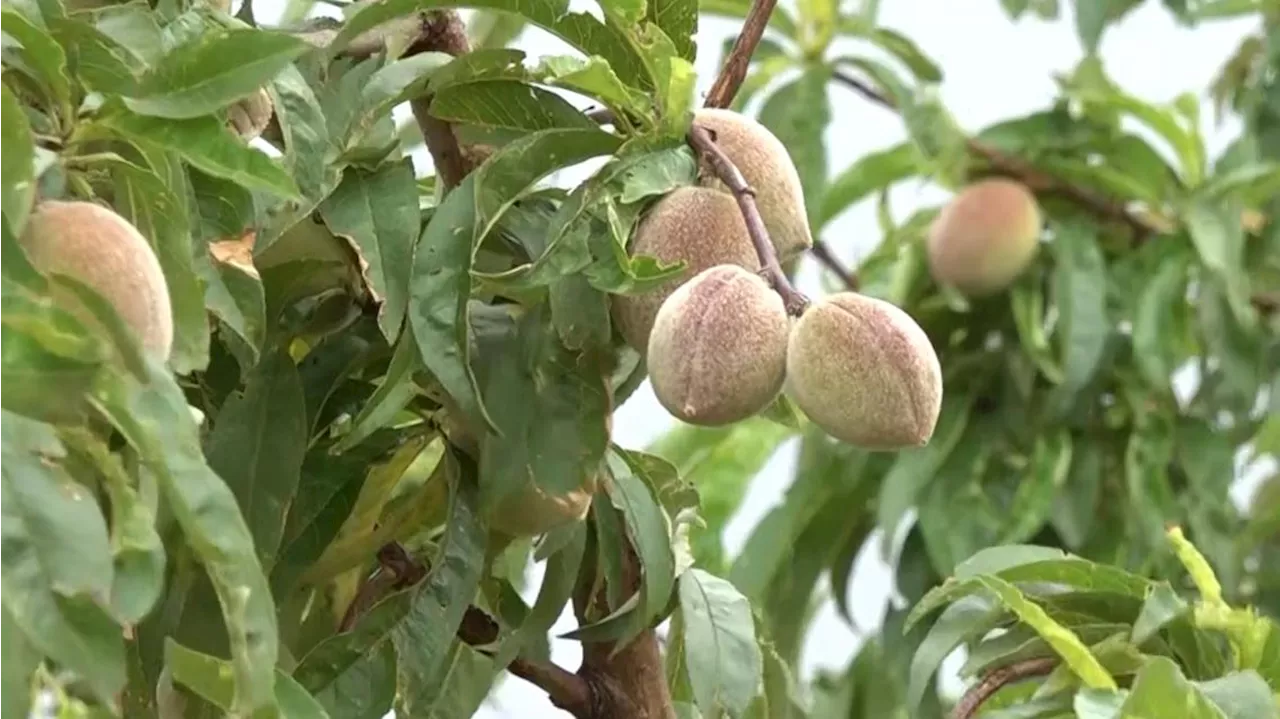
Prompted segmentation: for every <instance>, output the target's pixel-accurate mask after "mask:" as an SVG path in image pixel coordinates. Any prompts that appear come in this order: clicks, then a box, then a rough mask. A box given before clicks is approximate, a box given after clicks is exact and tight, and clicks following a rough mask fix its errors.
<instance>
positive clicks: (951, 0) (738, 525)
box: [237, 0, 1255, 719]
mask: <svg viewBox="0 0 1280 719" xmlns="http://www.w3.org/2000/svg"><path fill="white" fill-rule="evenodd" d="M237 4H238V3H237ZM572 4H573V7H574V9H583V10H588V9H589V6H590V4H591V3H590V2H589V1H588V0H574V1H573V3H572ZM782 4H783V5H786V6H790V7H794V2H793V0H782ZM1062 5H1064V6H1067V7H1064V18H1063V19H1062V20H1060V21H1058V22H1056V23H1053V24H1046V23H1041V22H1038V21H1034V20H1031V19H1030V18H1024V20H1023V21H1022V22H1020V23H1019V24H1017V25H1015V24H1013V23H1011V22H1010V21H1009V20H1008V18H1007V17H1006V16H1005V15H1004V14H1003V12H1002V11H1001V9H1000V6H999V3H998V2H996V0H966V1H964V2H960V1H958V0H882V2H881V11H880V23H881V24H882V25H884V26H886V27H890V28H893V29H895V30H898V31H900V32H902V33H904V34H905V35H907V36H908V37H910V38H912V39H913V40H915V41H916V42H917V43H918V44H919V46H920V47H921V48H922V49H923V50H924V51H925V52H926V53H927V54H928V55H929V56H930V57H932V58H933V59H934V60H935V61H936V62H937V63H938V64H939V65H940V66H941V67H942V68H943V70H944V72H945V76H946V77H945V80H944V83H943V85H942V89H941V92H942V98H943V101H944V102H945V104H946V106H947V107H948V108H949V109H950V110H951V112H952V113H953V114H954V115H955V116H956V117H957V119H958V120H959V121H960V123H961V125H962V126H963V127H965V128H966V129H968V130H976V129H979V128H981V127H983V126H985V125H988V124H991V123H993V122H996V121H999V120H1002V119H1007V118H1009V117H1013V116H1017V115H1020V114H1025V113H1027V112H1031V111H1034V110H1038V109H1043V108H1045V107H1046V106H1047V105H1048V104H1049V103H1050V102H1051V101H1052V99H1053V97H1054V96H1055V94H1056V93H1055V89H1056V88H1055V85H1054V83H1053V75H1054V74H1055V73H1063V72H1067V71H1069V70H1070V69H1071V68H1072V67H1074V66H1075V64H1076V63H1077V62H1079V60H1080V58H1081V55H1082V52H1081V50H1080V46H1079V42H1078V40H1077V39H1076V35H1075V31H1074V25H1073V23H1072V20H1071V18H1070V5H1071V3H1062ZM254 9H255V11H256V13H257V16H258V18H259V19H260V20H261V21H264V22H271V21H273V20H274V19H275V18H277V17H279V15H280V13H281V12H282V10H283V1H282V0H258V1H257V2H256V3H255V8H254ZM326 14H328V13H326ZM735 29H736V23H733V22H729V21H727V20H719V19H710V20H704V22H703V23H702V25H701V27H700V28H699V32H698V37H697V41H698V47H699V49H700V53H699V57H698V60H697V69H698V74H699V78H700V80H699V83H698V93H699V97H701V95H702V94H704V93H705V92H706V91H707V89H708V88H709V87H710V84H711V81H712V79H713V78H714V76H715V72H716V69H717V63H718V61H719V53H720V46H721V44H722V43H723V41H724V39H725V38H726V37H729V36H730V35H731V34H732V33H733V31H734V30H735ZM1254 29H1255V27H1254V24H1253V23H1252V22H1248V21H1244V22H1242V21H1230V22H1216V23H1209V24H1205V25H1202V26H1201V27H1200V28H1198V29H1195V30H1188V29H1186V28H1182V27H1179V26H1177V25H1176V24H1175V22H1174V20H1173V18H1172V16H1171V15H1169V14H1168V13H1167V12H1166V11H1165V10H1164V9H1163V7H1161V4H1160V3H1158V2H1155V1H1154V0H1149V1H1148V2H1147V3H1146V4H1145V5H1144V7H1143V8H1141V9H1139V10H1137V11H1135V12H1134V13H1132V14H1131V15H1130V16H1129V17H1128V18H1126V20H1125V21H1124V22H1123V23H1122V24H1120V25H1118V26H1114V27H1112V28H1111V29H1110V30H1108V32H1107V34H1106V35H1105V36H1104V38H1103V45H1102V53H1101V54H1102V56H1103V58H1104V62H1105V64H1106V67H1107V71H1108V72H1109V74H1110V75H1111V77H1112V78H1113V79H1114V80H1115V81H1116V82H1117V83H1119V84H1120V85H1121V86H1122V87H1124V88H1125V89H1126V90H1128V91H1129V92H1131V93H1133V94H1136V95H1138V96H1140V97H1142V98H1144V99H1146V100H1149V101H1156V102H1162V101H1168V100H1172V99H1173V98H1174V97H1175V96H1177V95H1178V94H1180V93H1182V92H1186V91H1195V92H1197V93H1200V94H1202V95H1203V93H1204V91H1205V89H1206V88H1207V87H1208V85H1209V83H1210V82H1211V81H1212V79H1213V78H1214V76H1215V75H1216V73H1217V72H1218V70H1219V68H1220V67H1221V66H1222V63H1223V62H1224V61H1225V60H1226V58H1227V57H1229V56H1230V54H1231V53H1232V52H1234V50H1235V48H1236V47H1237V46H1238V44H1239V42H1240V40H1241V38H1242V37H1243V36H1244V35H1245V34H1247V33H1249V32H1251V31H1253V30H1254ZM517 46H518V47H520V48H521V49H523V50H525V51H526V52H527V53H529V55H530V56H535V57H536V56H538V55H542V54H547V53H565V52H568V51H569V49H568V47H567V46H566V45H564V44H563V43H561V42H560V41H559V40H557V39H555V38H553V37H551V36H550V35H548V34H546V33H544V32H542V31H540V30H536V29H533V30H526V31H525V34H524V35H523V36H522V38H521V40H520V41H519V42H518V43H517ZM855 49H856V46H855V45H853V44H852V43H849V44H848V47H842V48H839V51H840V52H849V51H853V50H855ZM831 95H832V118H833V119H832V123H831V126H830V128H829V130H828V133H827V138H828V148H829V153H830V154H829V158H828V166H829V168H830V172H831V173H833V174H834V173H837V172H839V171H840V170H842V169H843V168H845V167H847V166H848V165H849V164H851V163H852V162H854V161H855V160H857V159H858V158H859V157H861V156H862V155H865V154H866V153H868V152H872V151H875V150H878V149H882V148H885V147H889V146H891V145H893V144H896V143H898V142H900V141H902V140H903V139H905V136H906V135H905V132H904V130H903V127H902V124H901V122H900V121H899V120H898V118H897V117H896V116H894V115H893V114H891V113H888V112H885V111H883V110H880V109H878V108H876V107H873V106H871V105H869V104H868V103H866V102H865V101H863V100H862V99H861V98H859V97H858V96H856V95H854V94H853V93H850V92H847V91H845V90H842V89H840V88H837V87H833V88H832V93H831ZM397 115H399V113H397ZM1203 118H1204V122H1205V128H1204V131H1205V133H1206V135H1207V137H1208V138H1209V150H1210V153H1211V155H1216V154H1217V152H1219V151H1220V150H1221V149H1222V148H1223V146H1225V144H1226V142H1227V141H1229V140H1230V138H1231V137H1233V136H1234V134H1235V133H1236V132H1237V126H1236V125H1234V124H1230V123H1228V124H1225V125H1224V126H1223V127H1221V128H1215V127H1214V126H1213V125H1212V123H1213V122H1214V118H1213V113H1212V112H1211V111H1210V106H1209V105H1208V103H1207V102H1206V103H1205V107H1204V112H1203ZM415 160H416V161H417V162H418V163H419V166H420V167H423V168H425V167H427V166H429V162H430V161H429V159H427V158H426V156H425V152H423V153H420V155H418V156H415ZM941 197H942V195H940V194H939V193H938V192H937V191H936V190H932V189H928V188H925V189H921V188H918V187H916V186H914V185H904V186H902V187H900V188H898V190H897V192H896V193H895V194H894V197H893V199H894V200H895V202H894V208H895V213H896V214H897V215H898V216H899V217H903V216H905V215H906V214H908V213H910V212H911V211H913V210H914V209H916V207H918V206H920V205H923V204H930V203H936V202H937V201H939V200H940V199H941ZM874 213H875V210H874V204H873V203H871V202H864V203H862V204H861V205H859V206H856V207H854V208H853V209H851V210H850V211H848V212H846V213H845V214H844V215H843V216H841V217H840V218H839V219H837V220H836V221H835V222H833V223H831V225H830V226H829V227H828V228H827V229H826V231H825V232H824V233H823V237H822V239H823V240H824V241H826V242H827V243H828V244H829V245H830V246H831V247H832V248H833V249H834V250H835V251H836V253H837V254H839V255H840V256H842V257H845V258H850V259H852V258H860V257H863V256H865V255H866V254H867V253H868V252H869V251H870V249H871V248H872V247H874V245H875V244H876V242H877V241H878V229H877V226H876V221H875V214H874ZM816 269H817V268H816V267H815V266H814V264H813V263H812V262H811V261H806V264H805V265H804V266H802V269H801V272H800V276H799V279H798V281H799V284H800V289H801V290H803V291H806V292H809V293H810V294H819V293H820V289H819V285H818V283H817V278H818V275H817V272H816ZM671 424H672V419H671V418H670V417H669V415H668V414H667V413H666V412H665V411H664V410H663V409H662V407H661V406H659V405H658V403H657V401H656V400H655V399H654V397H653V394H652V393H651V392H650V391H649V388H648V384H647V383H646V384H645V386H644V387H642V388H641V389H640V390H639V391H638V392H636V394H635V395H634V396H633V397H632V398H631V399H630V400H629V401H628V402H627V403H625V404H624V405H623V406H622V407H621V408H619V410H618V412H617V414H616V416H615V421H614V425H613V426H614V430H615V436H616V439H617V441H618V442H619V443H620V444H622V445H624V446H628V447H634V448H640V447H643V446H644V445H646V444H647V443H648V442H649V441H651V440H653V439H654V438H656V437H658V436H660V435H661V434H662V433H663V432H664V431H665V430H666V429H667V428H668V427H669V426H671ZM794 454H795V443H794V442H793V443H788V444H785V445H783V447H782V448H781V449H780V450H779V452H778V453H777V455H775V456H774V457H773V459H772V460H771V461H770V462H769V464H768V465H767V466H766V467H765V468H764V470H763V471H762V472H761V473H760V475H759V476H757V477H756V478H755V479H754V480H753V483H752V485H751V488H750V490H749V492H748V494H747V496H746V498H745V500H744V502H743V505H742V507H741V509H740V510H739V512H738V514H737V515H736V516H735V517H734V519H733V520H732V521H731V522H730V523H729V526H728V527H727V530H726V533H725V535H726V536H725V542H726V544H727V547H728V550H729V552H730V555H732V554H734V553H736V552H737V551H738V550H739V549H740V548H741V547H742V545H743V543H744V541H745V540H746V537H747V535H748V533H749V532H750V530H751V528H752V527H753V526H754V525H755V524H756V523H757V522H758V521H759V520H760V519H761V518H762V517H763V516H764V515H765V513H766V512H768V511H769V509H770V508H772V507H773V506H774V505H776V504H777V503H778V502H780V501H781V499H782V495H783V492H784V491H785V489H786V486H787V484H788V483H789V482H790V478H791V473H792V469H793V467H794ZM1246 496H1247V494H1246ZM876 554H878V552H875V551H872V552H864V555H863V556H862V557H860V558H859V562H858V568H857V571H856V572H855V577H854V581H853V582H852V586H851V591H850V596H851V602H850V606H851V607H852V609H853V613H854V615H855V620H856V621H857V624H858V626H859V627H861V628H863V629H864V630H873V629H874V628H875V627H876V625H877V623H878V620H879V615H880V612H881V608H882V607H883V605H884V602H885V601H886V600H887V598H888V596H889V594H890V591H891V586H890V574H889V573H888V570H887V568H886V567H884V566H883V565H882V564H880V562H879V560H878V558H877V557H876V556H875V555H876ZM540 577H541V568H540V567H538V568H535V571H534V572H533V574H532V576H531V582H530V585H531V586H530V587H529V588H528V590H527V591H526V595H527V598H528V599H529V600H530V601H531V600H532V599H533V598H534V596H536V591H537V585H538V582H539V581H540ZM824 591H825V590H824ZM572 626H573V621H572V616H571V612H567V613H566V615H565V616H562V617H561V619H560V622H559V623H558V624H557V625H556V627H555V628H554V629H553V632H555V633H560V632H563V631H565V630H568V629H570V628H572ZM858 644H859V639H858V636H857V635H856V634H855V633H854V632H853V631H852V629H851V628H850V627H849V626H848V625H847V624H846V623H845V622H844V621H843V620H842V619H840V618H839V617H838V615H837V614H836V612H835V610H834V607H833V605H832V604H831V603H830V602H827V605H826V606H825V607H824V608H823V609H822V610H821V611H820V612H819V613H818V615H817V616H816V618H815V619H814V622H813V624H812V630H811V632H810V636H809V639H808V641H807V643H806V645H805V648H804V652H803V656H802V660H801V675H802V676H803V677H806V678H808V677H811V676H812V675H813V673H814V671H815V670H817V669H818V668H829V669H841V668H843V667H844V666H845V665H846V664H847V662H848V660H849V659H850V658H851V657H852V655H853V653H854V652H855V650H856V649H857V647H858ZM552 653H553V658H554V659H555V660H556V661H557V662H558V663H560V664H561V665H563V666H566V667H567V668H569V669H576V667H577V665H578V662H579V660H580V658H581V652H580V650H579V645H578V644H577V643H576V642H571V641H564V640H553V642H552ZM953 659H954V657H953ZM477 716H478V717H481V718H483V719H499V718H506V717H524V718H528V719H544V718H550V717H568V716H569V715H568V714H565V713H563V712H560V711H558V710H556V709H554V708H553V707H552V706H551V705H550V703H549V702H548V701H547V699H546V697H545V695H544V694H543V693H542V692H541V690H539V689H537V688H536V687H534V686H532V685H530V684H527V683H525V682H523V681H520V680H517V679H513V678H507V679H506V680H504V681H503V683H502V684H501V685H500V687H499V689H498V691H496V692H495V693H494V695H492V696H491V697H490V699H489V702H488V703H487V705H486V706H485V707H484V708H483V709H482V710H481V711H480V713H479V714H478V715H477Z"/></svg>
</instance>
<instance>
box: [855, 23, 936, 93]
mask: <svg viewBox="0 0 1280 719" xmlns="http://www.w3.org/2000/svg"><path fill="white" fill-rule="evenodd" d="M866 39H867V40H869V41H870V42H871V43H872V44H873V45H875V46H876V47H879V48H880V49H881V50H884V51H885V52H887V53H889V54H890V55H893V56H894V57H896V58H897V59H898V60H899V61H900V62H901V63H902V64H903V65H906V66H907V68H908V69H909V70H911V73H912V74H913V75H915V76H916V79H917V80H921V81H924V82H942V69H941V68H939V67H938V64H937V63H935V62H934V61H933V60H931V59H929V57H928V56H927V55H925V54H924V53H923V52H921V51H920V48H919V47H918V46H917V45H916V44H915V43H914V42H913V41H912V40H911V38H909V37H907V36H905V35H903V34H902V33H900V32H897V31H895V30H890V29H889V28H886V27H878V28H876V29H874V30H872V31H871V32H870V33H868V34H867V35H866Z"/></svg>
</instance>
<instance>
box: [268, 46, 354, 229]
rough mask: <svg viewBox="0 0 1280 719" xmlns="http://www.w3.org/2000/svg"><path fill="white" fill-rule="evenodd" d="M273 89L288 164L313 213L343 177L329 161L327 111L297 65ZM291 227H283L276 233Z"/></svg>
mask: <svg viewBox="0 0 1280 719" xmlns="http://www.w3.org/2000/svg"><path fill="white" fill-rule="evenodd" d="M270 92H271V99H272V104H273V105H274V107H275V113H276V122H277V123H278V124H279V125H280V134H281V136H282V137H283V139H284V150H285V151H284V166H285V167H286V168H288V169H289V174H290V176H291V177H293V180H294V182H295V183H297V186H298V191H299V193H300V194H301V195H302V196H303V197H304V198H306V199H307V207H306V210H307V211H308V212H309V211H310V209H311V208H312V207H314V203H318V202H319V201H320V200H321V199H323V198H324V197H325V195H328V194H329V192H331V191H332V190H333V188H334V187H335V186H336V185H337V184H338V180H339V179H340V178H341V173H340V172H339V171H338V168H337V167H335V166H334V165H333V164H331V163H330V162H329V159H330V155H331V151H332V147H331V144H330V139H329V129H328V125H327V123H326V120H325V116H324V111H323V110H322V109H321V108H320V101H319V100H318V99H316V96H315V92H314V91H312V89H311V86H310V85H308V84H307V81H306V79H305V78H303V76H302V73H301V72H299V71H298V69H297V68H296V67H292V66H290V67H287V68H285V69H284V70H283V71H282V72H280V73H279V74H278V75H276V78H275V81H274V82H272V84H271V88H270ZM296 216H298V217H300V216H301V215H296ZM287 229H288V227H279V228H276V232H277V234H278V233H282V232H283V231H284V230H287ZM272 239H274V238H272ZM258 244H259V246H260V247H261V248H262V249H265V248H266V247H267V245H268V244H270V243H269V242H268V241H266V240H265V239H264V238H262V237H259V238H258Z"/></svg>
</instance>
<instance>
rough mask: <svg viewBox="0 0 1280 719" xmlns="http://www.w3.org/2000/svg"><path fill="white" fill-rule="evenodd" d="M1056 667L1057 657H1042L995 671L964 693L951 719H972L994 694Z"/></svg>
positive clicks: (952, 712)
mask: <svg viewBox="0 0 1280 719" xmlns="http://www.w3.org/2000/svg"><path fill="white" fill-rule="evenodd" d="M1056 666H1058V659H1057V657H1040V658H1038V659H1024V660H1023V661H1020V662H1014V663H1013V664H1010V665H1008V666H1004V667H1000V668H999V669H993V670H992V671H990V672H988V673H987V675H986V676H984V677H982V680H981V681H979V682H978V683H977V684H974V685H973V686H972V687H969V691H967V692H965V693H964V696H963V697H961V698H960V701H959V702H958V703H957V704H956V706H955V708H954V709H952V710H951V719H970V717H973V716H974V715H976V714H977V713H978V710H979V709H981V708H982V703H983V702H985V701H986V700H988V699H990V698H991V695H992V694H995V693H996V692H998V691H1000V690H1001V689H1003V688H1004V687H1005V686H1007V685H1009V684H1013V683H1015V682H1019V681H1022V680H1023V679H1029V678H1031V677H1041V676H1044V675H1045V674H1048V673H1049V672H1052V671H1053V669H1054V667H1056Z"/></svg>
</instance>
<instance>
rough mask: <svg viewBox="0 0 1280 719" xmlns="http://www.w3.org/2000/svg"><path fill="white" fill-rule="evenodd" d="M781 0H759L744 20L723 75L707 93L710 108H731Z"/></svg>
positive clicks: (721, 74) (706, 104) (725, 64)
mask: <svg viewBox="0 0 1280 719" xmlns="http://www.w3.org/2000/svg"><path fill="white" fill-rule="evenodd" d="M777 2H778V0H755V2H753V3H752V5H751V10H750V11H748V12H747V17H746V19H745V20H744V21H743V23H742V32H740V33H738V39H737V40H735V41H734V43H733V49H731V50H730V51H729V55H728V56H727V57H726V58H725V61H724V66H723V67H722V68H721V69H720V75H719V76H718V77H716V81H715V83H714V84H712V85H711V90H710V91H708V92H707V99H706V102H705V103H703V104H704V106H706V107H728V106H729V105H731V104H732V103H733V98H734V96H736V95H737V94H738V88H739V87H740V86H741V85H742V81H743V80H744V79H746V77H747V67H748V66H750V65H751V56H752V55H753V54H754V53H755V51H756V45H759V44H760V38H761V37H763V36H764V29H765V28H766V27H767V26H768V25H769V16H770V15H772V14H773V6H774V5H776V4H777Z"/></svg>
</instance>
